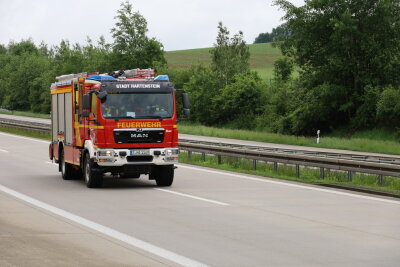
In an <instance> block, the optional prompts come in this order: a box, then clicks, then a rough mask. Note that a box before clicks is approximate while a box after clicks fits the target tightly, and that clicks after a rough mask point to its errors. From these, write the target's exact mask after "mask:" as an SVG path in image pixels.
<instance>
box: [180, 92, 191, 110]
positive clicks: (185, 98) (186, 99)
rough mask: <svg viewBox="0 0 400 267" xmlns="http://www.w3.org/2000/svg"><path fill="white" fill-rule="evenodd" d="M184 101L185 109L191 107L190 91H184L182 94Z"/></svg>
mask: <svg viewBox="0 0 400 267" xmlns="http://www.w3.org/2000/svg"><path fill="white" fill-rule="evenodd" d="M182 102H183V108H184V109H189V108H190V101H189V95H188V93H183V94H182Z"/></svg>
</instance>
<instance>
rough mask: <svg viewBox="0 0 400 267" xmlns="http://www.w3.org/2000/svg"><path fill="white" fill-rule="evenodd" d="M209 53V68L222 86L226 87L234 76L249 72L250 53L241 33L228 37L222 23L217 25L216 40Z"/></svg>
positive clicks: (227, 32)
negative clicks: (210, 61)
mask: <svg viewBox="0 0 400 267" xmlns="http://www.w3.org/2000/svg"><path fill="white" fill-rule="evenodd" d="M210 53H211V59H212V63H211V68H212V70H213V71H215V72H216V74H217V76H218V78H219V79H220V80H221V85H222V86H226V85H228V84H229V82H230V81H231V80H232V79H233V76H234V75H235V74H237V73H244V72H248V71H249V59H250V52H249V47H248V46H247V45H246V42H245V41H244V40H243V32H241V31H239V33H237V34H235V35H234V36H233V37H229V31H228V29H227V28H226V27H224V26H223V25H222V22H219V24H218V35H217V40H216V43H215V44H214V48H213V49H211V50H210Z"/></svg>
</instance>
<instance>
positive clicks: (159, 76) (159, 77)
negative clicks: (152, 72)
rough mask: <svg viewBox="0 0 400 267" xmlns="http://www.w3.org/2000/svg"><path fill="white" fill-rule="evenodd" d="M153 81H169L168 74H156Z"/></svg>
mask: <svg viewBox="0 0 400 267" xmlns="http://www.w3.org/2000/svg"><path fill="white" fill-rule="evenodd" d="M154 81H160V82H169V77H168V75H158V76H157V77H155V78H154Z"/></svg>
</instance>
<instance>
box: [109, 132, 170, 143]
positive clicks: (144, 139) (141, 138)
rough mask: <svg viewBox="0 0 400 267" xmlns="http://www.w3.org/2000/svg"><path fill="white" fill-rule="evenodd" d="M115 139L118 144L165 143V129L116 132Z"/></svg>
mask: <svg viewBox="0 0 400 267" xmlns="http://www.w3.org/2000/svg"><path fill="white" fill-rule="evenodd" d="M114 139H115V143H117V144H129V143H131V144H132V143H136V144H137V143H162V142H163V141H164V129H160V130H144V129H143V130H142V129H132V130H129V131H114Z"/></svg>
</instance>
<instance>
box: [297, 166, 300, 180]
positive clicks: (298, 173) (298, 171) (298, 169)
mask: <svg viewBox="0 0 400 267" xmlns="http://www.w3.org/2000/svg"><path fill="white" fill-rule="evenodd" d="M296 177H297V178H299V177H300V165H299V164H296Z"/></svg>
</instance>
